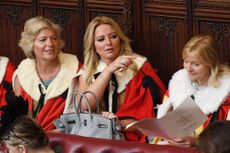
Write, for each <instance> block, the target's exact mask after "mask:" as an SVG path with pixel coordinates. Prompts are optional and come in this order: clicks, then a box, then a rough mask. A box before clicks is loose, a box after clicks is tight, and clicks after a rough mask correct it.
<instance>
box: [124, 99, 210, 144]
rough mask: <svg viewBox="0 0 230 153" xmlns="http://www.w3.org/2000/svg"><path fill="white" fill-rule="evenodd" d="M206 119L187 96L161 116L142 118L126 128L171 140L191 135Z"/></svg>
mask: <svg viewBox="0 0 230 153" xmlns="http://www.w3.org/2000/svg"><path fill="white" fill-rule="evenodd" d="M206 120H207V117H206V115H205V114H204V113H203V112H202V111H201V109H200V108H199V107H198V106H197V104H196V103H195V102H194V101H193V99H192V98H191V97H190V96H189V97H187V98H185V100H184V101H183V102H182V103H181V104H180V105H179V106H178V107H177V108H176V109H175V110H173V111H172V112H169V113H167V114H166V115H165V116H163V117H162V118H158V119H157V118H147V119H143V120H140V121H137V122H134V123H131V124H129V125H128V126H127V127H126V129H128V128H130V127H132V128H136V129H138V130H139V131H140V132H142V133H143V134H145V135H146V136H153V137H160V138H165V139H169V140H173V139H176V138H183V137H185V136H188V135H191V134H192V133H193V132H194V131H195V129H196V128H198V127H199V126H200V125H202V124H203V123H204V122H205V121H206Z"/></svg>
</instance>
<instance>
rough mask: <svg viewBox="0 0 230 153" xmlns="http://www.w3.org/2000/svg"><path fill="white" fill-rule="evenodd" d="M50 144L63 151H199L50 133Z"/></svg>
mask: <svg viewBox="0 0 230 153" xmlns="http://www.w3.org/2000/svg"><path fill="white" fill-rule="evenodd" d="M48 136H49V138H50V146H51V147H52V148H55V150H57V149H58V150H59V151H58V152H63V153H197V152H196V151H195V150H194V149H191V148H183V147H175V146H167V145H153V144H142V143H136V142H127V141H118V140H106V139H96V138H87V137H81V136H76V135H69V134H63V133H48Z"/></svg>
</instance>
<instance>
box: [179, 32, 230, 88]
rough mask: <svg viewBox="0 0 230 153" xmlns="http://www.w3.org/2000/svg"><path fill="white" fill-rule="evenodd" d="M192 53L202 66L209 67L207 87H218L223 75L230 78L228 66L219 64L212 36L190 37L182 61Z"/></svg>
mask: <svg viewBox="0 0 230 153" xmlns="http://www.w3.org/2000/svg"><path fill="white" fill-rule="evenodd" d="M192 52H193V53H195V54H196V55H197V56H198V58H199V59H200V61H201V62H202V63H203V64H205V65H207V66H209V67H210V71H211V76H210V78H209V82H208V83H209V85H211V86H213V87H218V86H219V85H220V82H219V79H220V78H221V77H222V76H223V75H229V77H230V69H229V66H228V65H226V64H222V63H221V62H220V60H219V58H218V53H217V44H216V41H215V40H214V39H213V37H212V36H209V35H197V36H194V37H192V38H191V39H190V40H189V41H188V42H187V43H186V45H185V46H184V48H183V52H182V58H183V60H184V59H185V58H186V57H187V56H188V54H189V53H192Z"/></svg>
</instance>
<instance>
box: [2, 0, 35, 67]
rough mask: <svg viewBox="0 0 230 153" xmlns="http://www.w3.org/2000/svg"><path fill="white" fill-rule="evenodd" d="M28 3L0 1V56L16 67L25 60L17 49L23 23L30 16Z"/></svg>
mask: <svg viewBox="0 0 230 153" xmlns="http://www.w3.org/2000/svg"><path fill="white" fill-rule="evenodd" d="M31 6H32V4H31V2H29V1H25V0H24V1H19V0H18V1H17V2H13V1H7V3H6V1H0V20H1V22H2V23H1V24H0V34H1V35H0V54H1V55H2V56H7V57H9V58H10V59H11V60H12V61H13V62H14V63H15V64H16V65H17V64H18V63H19V62H20V61H21V60H22V59H23V58H25V55H24V52H23V51H22V50H21V49H20V48H19V47H18V41H19V39H20V35H21V32H22V30H23V27H24V22H25V21H26V19H27V18H30V17H31V16H32V8H31Z"/></svg>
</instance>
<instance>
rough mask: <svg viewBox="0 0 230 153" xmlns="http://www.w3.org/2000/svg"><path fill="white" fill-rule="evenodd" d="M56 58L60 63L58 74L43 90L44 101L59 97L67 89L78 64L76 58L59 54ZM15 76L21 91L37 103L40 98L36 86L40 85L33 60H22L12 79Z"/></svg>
mask: <svg viewBox="0 0 230 153" xmlns="http://www.w3.org/2000/svg"><path fill="white" fill-rule="evenodd" d="M58 58H59V60H60V63H61V69H60V72H59V73H58V75H57V76H56V77H55V79H54V80H53V81H52V82H51V84H50V85H49V86H48V88H47V89H45V88H43V90H44V91H43V92H45V93H46V97H45V99H46V100H47V99H51V98H54V97H57V96H59V95H61V94H62V93H63V92H64V91H65V90H66V89H67V88H68V87H69V85H70V82H71V80H72V78H73V77H74V76H75V75H76V73H77V70H78V64H79V63H78V59H77V57H76V56H74V55H71V54H66V53H60V54H59V55H58ZM16 75H17V76H18V79H19V82H20V83H21V85H22V87H23V89H24V90H25V91H26V92H27V93H28V94H29V95H30V96H31V97H32V98H33V99H34V100H35V101H38V100H39V97H40V91H39V88H38V84H42V83H41V81H40V79H39V77H38V74H37V71H36V66H35V60H31V59H29V58H27V59H25V60H23V61H22V62H21V63H20V65H19V66H18V69H17V70H16V71H15V74H14V77H15V76H16ZM13 80H14V79H13Z"/></svg>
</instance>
